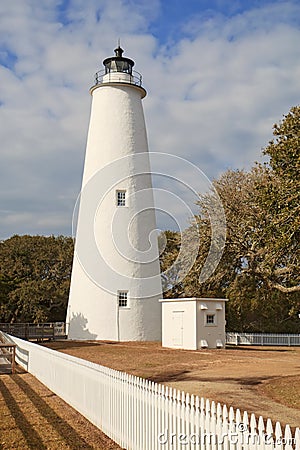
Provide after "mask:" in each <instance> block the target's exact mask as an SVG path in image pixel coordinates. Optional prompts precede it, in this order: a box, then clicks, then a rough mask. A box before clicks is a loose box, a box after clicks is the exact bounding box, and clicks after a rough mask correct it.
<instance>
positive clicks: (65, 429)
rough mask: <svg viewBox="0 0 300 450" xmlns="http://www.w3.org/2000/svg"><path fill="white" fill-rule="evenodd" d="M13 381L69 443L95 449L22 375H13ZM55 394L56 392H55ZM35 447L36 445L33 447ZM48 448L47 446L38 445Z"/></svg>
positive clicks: (89, 449) (88, 449)
mask: <svg viewBox="0 0 300 450" xmlns="http://www.w3.org/2000/svg"><path fill="white" fill-rule="evenodd" d="M13 381H14V382H15V383H16V384H17V385H18V386H19V388H20V389H22V391H23V392H24V393H25V395H26V396H27V397H28V398H29V399H30V400H31V402H32V403H33V404H34V406H35V407H36V409H37V410H38V412H39V413H40V414H41V416H43V417H44V418H45V419H46V420H47V422H48V423H49V424H50V425H52V426H53V427H54V428H55V430H56V431H57V433H58V434H59V435H60V436H61V438H62V439H64V440H65V442H66V443H67V444H68V443H70V441H71V442H76V444H77V446H78V447H77V448H84V449H87V450H91V449H93V447H91V446H90V445H89V444H88V442H86V440H85V439H83V438H82V437H81V436H80V435H79V434H78V433H77V432H76V430H75V429H74V428H72V427H71V425H70V424H69V423H68V422H66V421H65V420H64V419H63V418H62V417H60V416H59V415H58V414H57V413H56V412H55V411H54V410H53V409H52V408H51V407H50V406H49V405H48V404H47V403H46V402H45V400H43V399H42V398H41V397H40V396H39V395H38V394H37V393H36V392H35V390H34V389H32V387H31V386H30V385H29V384H28V383H27V382H26V381H25V380H24V379H23V378H22V375H21V376H20V375H15V376H13ZM53 395H55V394H53ZM32 448H35V447H32ZM37 448H46V447H37Z"/></svg>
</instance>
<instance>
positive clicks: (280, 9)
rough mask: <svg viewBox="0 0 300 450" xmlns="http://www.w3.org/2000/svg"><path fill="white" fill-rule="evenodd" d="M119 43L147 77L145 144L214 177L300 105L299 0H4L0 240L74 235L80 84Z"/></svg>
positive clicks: (237, 163)
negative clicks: (73, 217)
mask: <svg viewBox="0 0 300 450" xmlns="http://www.w3.org/2000/svg"><path fill="white" fill-rule="evenodd" d="M118 38H120V39H121V44H122V46H123V48H124V49H125V55H126V56H128V57H130V58H132V59H134V60H135V62H136V69H137V70H138V71H139V72H141V73H142V74H143V80H144V86H145V88H146V90H147V92H148V95H147V97H146V98H145V99H144V100H143V105H144V111H145V117H146V123H147V131H148V138H149V149H150V151H153V152H164V153H170V154H172V155H176V156H180V157H182V158H186V159H187V160H189V161H191V162H192V163H193V164H195V165H196V166H197V167H199V168H200V169H201V170H202V171H203V172H204V173H205V174H206V175H207V176H208V177H209V178H210V179H213V178H214V177H217V176H219V175H220V174H221V173H222V172H224V171H225V170H227V169H242V168H245V169H249V168H250V167H251V165H253V163H254V161H257V160H258V161H261V160H262V158H261V148H262V147H264V146H265V145H267V143H268V141H269V140H270V139H271V138H272V126H273V124H274V123H275V122H278V121H279V120H281V119H282V116H283V114H286V113H287V112H288V111H289V109H290V108H291V107H292V106H294V105H297V104H299V95H300V46H299V42H300V3H299V1H298V0H290V1H286V0H280V1H266V0H260V1H259V0H253V1H236V0H231V1H224V0H211V1H209V0H198V1H196V0H186V1H184V2H183V1H179V0H174V1H171V0H160V1H159V0H153V1H151V2H149V1H146V0H138V1H132V0H127V1H125V0H124V1H123V0H110V1H108V0H64V1H60V0H43V1H41V2H37V1H36V0H14V1H11V2H1V4H0V77H1V83H0V136H1V147H0V151H1V166H0V184H1V186H0V187H1V189H0V238H2V239H3V238H6V237H9V236H11V235H12V234H14V233H18V234H25V233H29V234H45V235H48V234H66V235H70V234H71V232H72V229H71V227H72V214H73V208H74V205H75V201H76V197H77V195H78V193H79V191H80V187H81V175H82V168H83V160H84V152H85V144H86V135H87V128H88V121H89V113H90V102H91V98H90V95H89V92H88V90H89V87H90V86H91V85H92V84H93V77H94V73H95V72H96V71H98V70H100V69H101V68H102V60H103V59H104V58H105V57H107V56H110V55H112V53H113V49H114V48H115V46H116V43H117V40H118ZM163 169H164V168H163V167H162V168H161V170H163ZM172 169H173V170H174V174H177V173H180V170H181V171H184V168H183V167H175V166H174V168H172ZM186 175H188V174H185V176H186ZM162 226H163V224H162Z"/></svg>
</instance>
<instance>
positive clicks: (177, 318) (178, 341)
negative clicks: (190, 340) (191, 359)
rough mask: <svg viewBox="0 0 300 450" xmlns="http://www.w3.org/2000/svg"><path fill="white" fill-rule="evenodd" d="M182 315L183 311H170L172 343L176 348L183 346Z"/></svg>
mask: <svg viewBox="0 0 300 450" xmlns="http://www.w3.org/2000/svg"><path fill="white" fill-rule="evenodd" d="M183 314H184V311H172V334H173V339H172V341H173V345H174V346H176V347H182V346H183Z"/></svg>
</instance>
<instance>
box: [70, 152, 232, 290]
mask: <svg viewBox="0 0 300 450" xmlns="http://www.w3.org/2000/svg"><path fill="white" fill-rule="evenodd" d="M149 157H151V166H152V170H151V171H150V164H149ZM153 166H154V169H153ZM174 167H177V170H175V172H174ZM161 168H163V169H161ZM178 168H179V170H178ZM151 176H152V177H158V179H159V181H160V184H161V186H159V187H154V188H152V185H151ZM174 184H175V185H176V187H175V188H174ZM118 190H125V191H126V205H125V208H122V207H121V208H115V207H114V206H115V205H116V203H115V202H116V191H118ZM199 193H205V194H209V195H210V196H211V198H213V202H211V204H209V203H208V204H207V214H208V216H209V219H210V228H211V230H210V235H211V240H210V249H209V251H208V254H207V257H206V260H205V262H204V265H203V267H202V270H201V273H200V275H199V283H203V282H204V281H206V280H207V279H208V278H209V277H210V276H211V275H212V274H213V273H214V271H215V269H216V267H217V265H218V263H219V261H220V259H221V256H222V253H223V250H224V246H225V236H226V220H225V214H224V210H223V207H222V203H221V201H220V198H219V196H218V194H217V192H216V190H215V188H214V186H213V185H212V183H211V182H210V180H209V179H208V177H207V176H206V175H205V174H204V173H203V172H202V171H201V170H200V169H199V168H198V167H197V166H195V165H194V164H192V163H191V162H189V161H187V160H185V159H183V158H180V157H178V156H174V155H170V154H164V153H148V152H146V153H137V154H134V155H128V156H124V157H122V158H119V159H117V160H114V161H112V162H111V163H109V164H107V165H105V166H104V167H103V168H101V169H100V170H98V171H97V172H96V173H95V174H94V175H93V176H92V177H91V178H90V179H89V180H88V181H87V182H85V184H84V186H83V188H82V190H81V193H80V195H79V196H78V199H77V202H76V205H75V209H74V213H73V223H72V228H73V236H75V235H76V245H75V254H76V257H77V258H78V260H79V262H80V264H81V266H82V268H83V270H84V271H85V273H86V274H87V276H88V277H89V278H90V279H91V280H92V281H93V282H94V283H95V284H96V285H97V286H99V287H101V288H102V289H104V290H105V291H107V292H111V293H112V287H114V286H126V285H128V283H130V284H131V285H132V283H134V282H136V283H137V284H138V283H143V296H144V297H145V298H146V297H152V296H156V295H160V294H161V275H162V276H163V277H165V278H166V279H168V278H169V277H171V276H172V273H174V271H176V282H177V283H179V282H181V281H182V280H183V279H184V278H185V277H186V276H187V274H188V273H189V271H190V270H191V268H192V266H193V264H194V262H195V261H196V258H197V255H198V251H199V242H200V239H199V238H200V236H199V229H198V227H197V225H196V223H194V224H193V226H189V223H188V221H189V220H191V218H192V217H193V216H194V214H193V208H194V206H195V202H196V201H197V199H198V200H199ZM191 197H192V198H193V202H194V204H191V200H190V198H191ZM153 198H154V199H155V206H154V200H153ZM174 205H175V206H174ZM155 211H156V212H157V211H159V212H161V213H163V214H166V215H167V217H169V218H171V219H172V221H173V222H174V223H175V224H176V227H177V229H178V230H179V232H180V235H181V243H180V250H179V254H178V256H177V258H176V260H175V261H174V263H173V264H172V265H171V266H170V267H168V268H167V269H166V271H165V272H164V273H163V274H160V273H159V270H157V267H159V266H158V248H157V235H158V231H159V230H157V229H156V224H155ZM76 214H77V215H78V218H77V217H76ZM76 219H77V224H76ZM76 225H77V226H76ZM140 236H142V237H143V242H141V241H142V239H140ZM116 255H117V257H116ZM128 265H131V266H132V267H135V265H136V266H138V265H142V266H143V267H146V268H145V270H142V271H140V270H136V271H135V270H131V271H130V274H128V271H127V270H126V268H127V267H128ZM155 268H156V269H155ZM133 273H136V274H137V275H136V276H135V275H132V274H133ZM167 289H168V287H167V286H166V288H165V290H167ZM139 292H140V291H139Z"/></svg>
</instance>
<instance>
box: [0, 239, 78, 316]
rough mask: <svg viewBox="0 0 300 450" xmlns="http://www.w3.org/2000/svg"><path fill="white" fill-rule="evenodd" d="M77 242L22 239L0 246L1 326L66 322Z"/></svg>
mask: <svg viewBox="0 0 300 450" xmlns="http://www.w3.org/2000/svg"><path fill="white" fill-rule="evenodd" d="M72 258H73V240H72V238H67V237H63V236H59V237H54V236H49V237H45V236H28V235H25V236H18V235H15V236H13V237H11V238H10V239H7V240H5V241H3V242H1V244H0V322H47V321H62V320H64V319H65V315H66V307H67V301H68V293H69V286H70V273H71V266H72Z"/></svg>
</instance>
